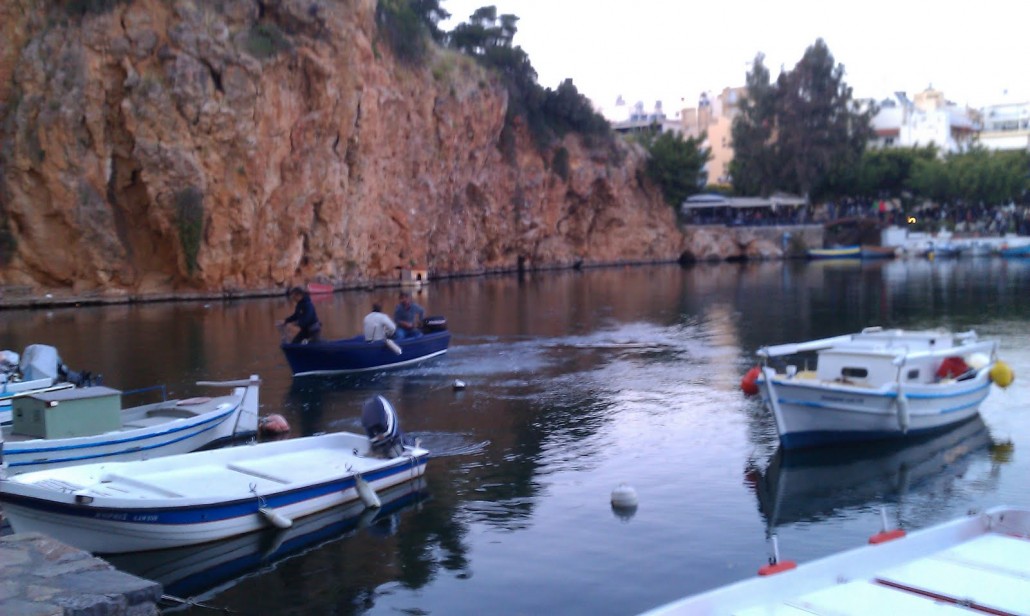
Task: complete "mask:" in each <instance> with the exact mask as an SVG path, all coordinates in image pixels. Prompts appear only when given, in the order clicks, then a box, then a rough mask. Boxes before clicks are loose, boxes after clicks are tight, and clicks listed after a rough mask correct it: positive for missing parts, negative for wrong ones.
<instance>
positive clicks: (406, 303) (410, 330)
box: [393, 291, 426, 340]
mask: <svg viewBox="0 0 1030 616" xmlns="http://www.w3.org/2000/svg"><path fill="white" fill-rule="evenodd" d="M425 318H426V311H425V310H423V309H422V306H419V305H418V304H416V303H415V302H413V301H411V293H409V292H407V291H401V295H400V303H399V304H397V308H396V309H395V310H394V311H393V320H394V322H395V323H396V324H397V334H396V335H395V336H394V337H395V338H396V339H398V340H401V339H404V338H417V337H418V336H421V335H422V330H421V329H420V328H421V327H422V321H423V319H425Z"/></svg>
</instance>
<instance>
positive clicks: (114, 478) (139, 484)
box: [100, 473, 182, 498]
mask: <svg viewBox="0 0 1030 616" xmlns="http://www.w3.org/2000/svg"><path fill="white" fill-rule="evenodd" d="M100 482H101V483H111V484H119V483H121V484H124V485H127V486H132V487H134V488H139V489H141V490H147V491H148V492H153V493H154V494H157V495H159V496H167V497H169V498H181V497H182V494H179V493H178V492H174V491H172V490H169V489H167V488H163V487H161V486H159V485H155V484H153V483H149V482H146V481H140V480H139V479H134V478H132V477H126V476H125V475H118V474H115V473H107V474H106V475H104V476H103V477H101V478H100Z"/></svg>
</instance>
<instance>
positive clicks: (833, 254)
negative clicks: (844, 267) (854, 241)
mask: <svg viewBox="0 0 1030 616" xmlns="http://www.w3.org/2000/svg"><path fill="white" fill-rule="evenodd" d="M861 257H862V247H861V246H842V247H840V248H810V249H809V250H808V258H809V259H859V258H861Z"/></svg>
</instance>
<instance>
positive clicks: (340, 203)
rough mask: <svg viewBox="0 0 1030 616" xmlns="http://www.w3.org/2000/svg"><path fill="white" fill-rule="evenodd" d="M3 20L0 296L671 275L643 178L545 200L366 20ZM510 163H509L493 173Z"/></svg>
mask: <svg viewBox="0 0 1030 616" xmlns="http://www.w3.org/2000/svg"><path fill="white" fill-rule="evenodd" d="M56 4H58V3H39V2H34V1H33V0H8V1H7V2H4V3H2V4H0V143H2V145H3V148H2V150H0V199H2V203H0V210H2V213H3V218H4V219H3V221H0V222H2V223H3V225H4V226H2V227H0V283H2V284H4V285H29V286H31V287H33V288H34V289H36V290H40V291H42V290H46V291H51V290H52V291H54V292H55V293H68V294H73V293H74V294H102V295H105V296H118V295H131V296H138V297H145V296H147V295H154V294H164V293H177V292H195V291H201V292H255V291H263V290H269V291H270V290H274V289H278V288H282V287H284V286H286V285H290V284H295V283H300V282H303V281H306V280H311V279H315V278H322V279H325V280H327V281H332V282H336V283H339V284H361V283H364V282H374V281H382V280H395V279H396V278H397V270H396V268H399V267H404V268H410V267H418V268H424V269H428V270H429V272H430V274H431V275H441V274H454V273H470V272H486V271H496V270H503V269H513V268H515V267H516V266H517V264H518V263H519V262H520V260H521V261H522V263H523V264H524V265H525V267H530V268H532V267H549V266H561V265H571V264H573V263H576V262H578V261H582V262H584V263H586V264H589V263H594V262H607V261H638V260H661V259H670V260H672V259H676V258H677V257H678V256H679V254H680V252H681V251H682V250H683V247H684V239H683V236H682V234H681V233H680V231H679V230H678V229H677V225H676V220H675V216H674V213H673V211H672V209H671V208H670V207H668V206H667V205H665V204H664V203H663V202H662V201H661V198H660V196H659V194H658V192H657V190H655V189H654V188H653V187H652V186H650V185H649V184H648V183H647V182H645V181H641V180H639V179H638V178H641V177H643V173H642V165H643V157H642V154H641V152H640V151H639V150H637V149H635V148H634V147H633V146H630V145H627V144H624V143H620V144H619V146H618V148H617V149H616V150H615V151H611V150H609V149H604V150H592V149H588V148H585V147H584V146H583V145H582V144H581V142H580V141H579V140H578V138H576V137H567V138H566V139H565V141H564V142H563V143H562V144H560V146H562V147H565V148H566V149H567V150H568V152H569V173H568V175H567V179H563V178H562V177H560V176H559V175H557V174H556V173H554V172H552V171H551V170H550V168H549V167H550V165H549V161H550V160H551V158H552V157H553V155H554V150H551V151H550V152H544V153H541V152H539V151H538V150H537V149H536V148H535V146H534V145H533V143H532V140H531V139H530V138H529V136H528V131H526V130H525V129H524V128H522V127H518V128H517V129H516V131H515V133H516V147H515V150H514V156H513V157H512V156H510V155H509V157H508V158H507V159H506V157H505V155H503V154H502V152H501V150H500V149H499V147H498V146H499V142H500V135H501V129H502V128H503V126H504V118H505V112H506V109H507V95H506V92H505V90H504V88H503V87H501V86H500V85H499V84H498V83H497V81H496V80H495V79H494V78H493V76H491V75H490V74H489V73H487V72H485V71H483V70H482V69H481V68H480V67H479V66H478V65H476V64H475V63H474V62H473V61H471V60H470V59H468V58H465V57H462V56H460V55H458V54H454V53H451V52H447V51H442V50H440V51H437V52H435V53H434V54H433V56H432V58H431V59H430V60H429V61H428V62H427V63H426V66H424V67H420V68H410V67H407V66H405V65H402V64H398V63H397V62H395V61H394V60H393V59H392V57H391V56H390V52H389V48H388V47H387V45H386V43H384V42H383V41H381V40H376V35H375V20H374V9H375V2H374V1H373V0H360V1H357V2H311V1H305V2H300V1H290V0H283V1H282V2H278V3H266V6H267V7H269V8H266V9H265V10H266V11H267V13H266V14H259V9H258V5H257V3H254V2H250V1H245V0H235V1H234V0H225V1H223V2H220V3H213V2H212V3H209V2H191V1H189V0H179V1H176V2H168V1H166V0H135V1H129V2H122V3H113V4H114V6H113V8H111V9H110V10H109V11H107V12H95V13H90V14H87V15H85V16H82V15H71V14H69V13H68V12H67V10H66V9H63V8H61V7H59V6H57V7H55V6H52V5H56ZM512 158H513V159H514V162H512Z"/></svg>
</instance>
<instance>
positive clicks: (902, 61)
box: [440, 0, 1030, 117]
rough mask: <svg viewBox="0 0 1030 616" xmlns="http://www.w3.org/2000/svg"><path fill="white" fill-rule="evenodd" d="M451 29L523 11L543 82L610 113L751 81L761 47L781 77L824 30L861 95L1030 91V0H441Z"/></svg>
mask: <svg viewBox="0 0 1030 616" xmlns="http://www.w3.org/2000/svg"><path fill="white" fill-rule="evenodd" d="M440 4H441V6H442V8H443V9H445V10H446V11H448V12H449V13H451V15H452V18H451V19H450V20H449V21H447V22H445V23H443V24H441V27H442V28H443V29H445V30H450V29H452V28H453V27H454V26H455V25H457V24H458V23H460V22H464V21H468V17H469V16H470V15H471V14H472V13H473V12H475V10H476V9H477V8H479V7H481V6H485V5H490V4H493V5H494V6H496V7H497V12H498V14H499V15H500V14H505V13H511V14H514V15H516V16H518V17H519V21H518V24H517V26H518V32H517V33H516V35H515V39H514V43H515V44H516V45H518V46H521V47H522V48H523V49H524V50H525V51H526V53H527V54H528V55H529V59H530V62H532V64H533V67H534V68H535V69H536V71H537V75H538V83H539V84H540V85H541V86H543V87H545V88H556V87H557V86H558V84H560V83H561V82H562V81H563V80H565V79H566V78H571V79H572V81H573V83H574V84H575V85H576V88H577V89H578V90H579V92H580V93H581V94H583V95H585V96H586V97H587V98H589V99H590V100H591V101H592V102H593V103H594V105H595V106H596V107H598V108H599V109H600V110H601V111H602V112H603V113H605V114H606V115H608V116H609V117H614V116H617V115H619V114H618V113H617V110H616V108H615V104H614V103H615V100H616V99H617V98H618V97H619V96H621V97H623V99H624V100H625V101H626V102H627V103H628V104H630V105H632V104H634V103H636V102H638V101H640V102H643V103H644V109H645V111H650V110H652V109H654V107H655V102H656V101H661V102H662V108H663V110H664V111H665V113H666V115H667V116H670V117H674V115H675V112H677V111H679V110H680V109H682V108H683V107H693V106H695V105H696V104H697V100H698V98H699V97H700V94H701V93H702V92H708V93H710V96H711V95H718V94H719V93H720V92H721V91H722V89H723V88H725V87H736V86H742V85H744V82H745V77H746V75H747V72H748V71H749V70H750V66H751V62H752V61H753V60H754V59H755V56H756V55H757V54H758V53H762V54H764V55H765V59H764V63H765V66H766V67H767V68H768V69H769V72H770V75H771V78H772V79H773V80H775V79H776V76H777V75H778V74H779V73H780V70H781V67H783V68H784V69H786V70H790V69H792V68H793V67H794V65H795V64H797V62H798V61H799V60H801V58H802V56H804V53H805V50H806V49H807V48H808V47H810V46H811V45H812V44H813V43H815V41H816V39H819V38H822V39H823V41H825V42H826V45H827V47H828V48H829V50H830V53H831V54H833V57H834V61H835V62H836V63H837V64H843V65H844V68H845V74H844V81H845V82H846V83H847V84H848V85H849V86H851V88H852V90H853V96H854V97H856V98H875V99H877V100H882V99H884V98H888V97H893V95H894V92H897V91H902V92H906V93H907V94H908V96H909V98H911V97H912V96H913V95H914V94H916V93H917V92H921V91H923V90H925V89H926V88H928V87H931V86H932V87H933V88H935V89H937V90H941V91H942V92H943V93H944V96H945V97H946V98H947V99H948V100H950V101H953V102H954V103H956V104H958V105H969V106H971V107H974V108H980V107H983V106H985V105H992V104H1000V103H1006V102H1009V103H1013V102H1028V101H1030V70H1028V69H1030V31H1028V28H1030V2H1028V1H1027V0H979V1H977V2H963V3H955V2H919V1H917V0H865V1H864V2H852V3H841V2H829V1H827V0H821V1H819V0H779V1H777V0H723V1H722V2H715V1H709V2H699V1H696V0H496V1H495V2H490V1H489V0H441V2H440Z"/></svg>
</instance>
